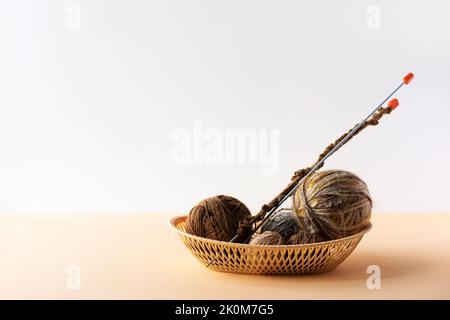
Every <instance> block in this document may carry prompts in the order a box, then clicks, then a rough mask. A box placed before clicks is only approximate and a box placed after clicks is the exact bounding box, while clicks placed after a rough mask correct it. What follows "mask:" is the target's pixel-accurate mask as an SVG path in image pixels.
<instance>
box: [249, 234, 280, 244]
mask: <svg viewBox="0 0 450 320" xmlns="http://www.w3.org/2000/svg"><path fill="white" fill-rule="evenodd" d="M250 244H254V245H260V246H267V245H282V244H284V241H283V237H282V236H281V235H280V234H279V233H278V232H275V231H265V232H263V233H260V234H257V235H256V236H254V237H253V238H252V239H251V240H250Z"/></svg>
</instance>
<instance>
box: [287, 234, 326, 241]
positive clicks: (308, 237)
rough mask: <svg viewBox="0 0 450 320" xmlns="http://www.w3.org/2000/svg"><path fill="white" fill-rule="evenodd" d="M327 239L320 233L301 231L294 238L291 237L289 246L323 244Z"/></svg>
mask: <svg viewBox="0 0 450 320" xmlns="http://www.w3.org/2000/svg"><path fill="white" fill-rule="evenodd" d="M323 241H325V239H324V238H323V236H322V235H321V234H320V233H319V232H315V233H309V232H305V231H300V232H298V233H296V234H294V235H293V236H291V237H290V238H289V240H288V242H287V244H308V243H317V242H323Z"/></svg>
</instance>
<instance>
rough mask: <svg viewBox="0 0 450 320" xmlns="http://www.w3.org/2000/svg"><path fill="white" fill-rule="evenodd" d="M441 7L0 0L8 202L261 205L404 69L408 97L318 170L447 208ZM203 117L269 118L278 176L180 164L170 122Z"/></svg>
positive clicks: (2, 191) (72, 208) (50, 206)
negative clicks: (230, 200) (374, 9)
mask: <svg viewBox="0 0 450 320" xmlns="http://www.w3.org/2000/svg"><path fill="white" fill-rule="evenodd" d="M371 5H375V6H378V8H379V9H380V25H379V26H380V29H376V28H375V29H373V28H370V27H368V25H367V20H368V19H369V18H370V17H369V16H370V12H369V13H368V12H367V9H368V7H369V6H371ZM74 8H75V9H74ZM74 10H75V11H74ZM77 10H79V12H80V15H79V18H80V20H79V24H78V25H77V24H76V23H75V25H74V24H73V23H74V22H73V18H74V17H73V15H74V12H75V13H76V12H77ZM449 14H450V2H448V1H436V0H434V1H406V0H404V1H356V0H354V1H261V0H255V1H247V0H241V1H231V0H228V1H206V0H205V1H194V0H190V1H182V0H179V1H167V0H165V1H162V0H161V1H136V0H132V1H131V0H128V1H111V0H104V1H81V0H80V1H76V0H73V1H64V0H60V1H56V0H55V1H32V0H29V1H12V0H11V1H2V2H1V4H0V108H1V109H0V111H1V112H0V148H1V156H0V212H2V213H10V212H17V213H23V212H61V213H65V212H80V213H89V212H150V213H159V212H164V213H165V212H167V213H169V212H170V213H178V212H186V211H187V210H189V209H190V208H191V207H192V206H193V205H194V204H195V203H196V202H197V201H199V200H201V199H202V198H205V197H207V196H211V195H215V194H219V193H223V194H229V195H233V196H235V197H237V198H239V199H241V200H242V201H244V202H245V203H246V204H247V205H248V206H249V207H250V208H251V209H252V211H256V210H257V209H258V208H259V206H260V205H261V204H263V203H264V202H267V201H269V200H270V199H271V198H272V196H274V195H275V194H276V193H278V191H279V190H280V189H281V188H283V187H284V186H285V185H286V184H287V182H288V181H289V178H290V176H291V174H292V172H293V171H295V170H296V169H298V168H301V167H305V166H307V165H309V164H311V163H312V162H313V161H314V160H315V158H316V156H317V155H318V154H319V153H320V152H321V150H322V149H323V148H324V147H325V146H326V145H327V144H328V143H329V142H331V141H332V140H334V139H335V138H337V137H338V136H339V135H340V134H341V133H342V132H344V131H345V130H347V129H348V128H350V127H351V126H352V125H354V124H355V123H356V122H357V121H359V120H360V119H361V118H362V117H363V116H364V115H365V114H366V113H368V111H369V110H370V109H371V108H373V107H375V106H376V105H377V103H378V102H380V101H381V100H382V99H383V97H384V96H385V95H386V94H387V93H389V92H390V91H391V90H392V89H393V88H395V87H396V86H397V85H398V84H399V83H400V82H401V79H402V77H403V76H404V75H405V74H406V73H408V72H409V71H412V72H414V73H415V74H416V79H415V80H414V81H413V82H412V83H411V84H410V86H407V87H406V88H403V89H402V90H401V92H399V94H398V95H397V97H398V98H399V100H400V103H401V105H400V107H399V108H398V109H397V110H395V112H394V113H393V114H391V115H390V116H387V117H386V118H384V119H383V120H382V122H381V123H380V125H379V126H378V127H376V128H370V129H367V130H366V131H364V132H363V133H362V134H361V135H360V136H358V137H356V138H355V139H354V140H352V141H351V142H350V143H349V144H348V145H346V146H345V147H344V148H343V149H342V150H340V151H339V152H338V153H337V154H336V155H335V156H333V158H332V159H330V160H329V161H328V163H327V165H326V168H341V169H346V170H350V171H353V172H355V173H357V174H358V175H360V176H361V177H362V178H363V179H364V180H365V181H366V182H367V184H368V185H369V189H370V191H371V193H372V196H373V198H374V203H375V211H376V212H386V213H392V212H423V213H429V212H450V197H449V195H450V194H449V185H448V184H449V181H450V171H449V170H448V166H449V162H450V151H449V148H448V147H449V138H450V126H449V121H450V108H449V107H450V106H449V98H450V90H449V89H450V72H449V71H450V19H449ZM75 18H76V17H75ZM196 120H201V121H202V123H203V125H204V126H205V127H207V128H213V129H218V130H225V129H227V128H228V129H230V128H231V129H233V128H254V129H267V130H268V129H279V130H280V131H279V132H280V142H279V148H280V149H279V169H278V171H277V172H276V174H273V175H262V174H261V172H260V167H259V166H258V165H251V164H248V165H210V166H204V165H203V166H202V165H194V164H191V165H189V164H186V165H176V164H174V163H173V161H172V158H171V153H172V150H173V147H174V144H173V141H172V139H171V137H172V134H173V132H174V130H177V129H180V128H185V129H187V130H192V127H193V123H194V121H196Z"/></svg>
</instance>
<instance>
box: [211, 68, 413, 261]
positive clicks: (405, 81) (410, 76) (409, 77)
mask: <svg viewBox="0 0 450 320" xmlns="http://www.w3.org/2000/svg"><path fill="white" fill-rule="evenodd" d="M413 78H414V74H413V73H411V72H410V73H408V74H407V75H406V76H405V77H403V81H402V83H401V84H400V85H399V86H398V87H397V88H395V89H394V91H392V92H391V93H390V94H389V95H388V96H387V97H386V98H385V99H384V100H383V101H382V102H381V103H380V104H379V105H378V106H377V107H376V108H375V109H373V111H372V112H370V113H369V115H368V116H367V117H365V118H364V119H363V120H361V122H360V123H359V124H358V125H357V126H356V127H354V128H353V129H352V130H351V131H350V132H349V133H348V134H347V135H346V136H345V138H344V139H342V141H341V142H339V143H338V144H336V146H334V148H333V149H331V151H330V152H329V153H328V154H327V155H326V156H325V157H324V158H323V159H322V160H321V161H319V162H318V163H317V164H316V165H315V166H314V167H312V169H311V170H310V171H309V172H308V173H307V174H306V175H305V176H304V177H303V178H302V179H300V181H299V182H298V183H297V184H296V185H295V187H294V188H292V189H291V191H289V192H288V193H287V194H286V195H285V196H284V197H283V198H282V199H281V201H280V202H279V203H278V205H276V206H275V207H274V208H272V210H270V211H269V212H268V213H267V215H266V216H265V217H264V219H263V220H262V221H261V223H259V224H258V225H257V226H256V228H255V229H254V230H253V231H252V232H251V233H250V235H249V236H248V238H247V239H246V241H245V242H244V243H246V242H247V241H248V240H249V239H250V238H251V237H252V235H254V234H255V232H256V231H258V230H259V228H261V227H262V226H263V225H264V223H266V221H267V220H269V219H270V217H271V216H272V215H273V214H274V213H275V212H276V210H277V209H278V208H279V207H280V206H281V205H282V204H283V203H284V202H285V201H286V200H287V199H288V198H289V197H290V196H292V194H293V193H294V192H295V190H297V188H298V187H299V186H300V185H301V184H302V182H303V181H304V180H305V179H307V178H308V177H309V176H310V175H312V174H313V173H314V172H315V171H316V170H317V169H318V168H320V167H321V166H322V164H323V163H324V162H325V160H327V159H328V158H329V157H331V155H333V153H335V152H336V151H338V150H339V149H340V148H341V147H342V146H343V145H344V144H345V143H346V142H347V141H348V140H349V139H350V138H351V137H352V136H353V135H354V134H355V132H357V131H358V129H359V128H361V127H362V126H363V125H364V123H365V122H366V121H367V120H369V119H370V118H371V117H372V116H373V115H374V114H375V113H376V112H377V111H378V110H379V109H380V108H381V107H382V106H383V105H384V104H385V103H386V101H388V100H389V99H390V98H391V97H392V96H393V95H394V94H395V93H396V92H397V91H398V90H400V88H401V87H403V86H404V85H407V84H409V83H410V82H411V80H412V79H413ZM398 105H399V102H398V100H397V99H396V98H394V99H392V100H390V101H389V103H388V107H389V108H391V109H392V110H394V109H395V108H397V107H398ZM238 238H239V235H237V234H236V235H235V236H234V237H233V238H232V239H231V240H230V242H232V243H233V242H235V241H236V240H237V239H238ZM214 261H215V259H213V260H211V261H209V262H208V265H207V266H206V267H209V266H210V265H211V263H213V262H214Z"/></svg>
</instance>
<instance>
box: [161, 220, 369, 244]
mask: <svg viewBox="0 0 450 320" xmlns="http://www.w3.org/2000/svg"><path fill="white" fill-rule="evenodd" d="M186 219H187V215H180V216H176V217H173V218H172V219H170V221H169V227H170V228H171V229H173V230H175V232H177V233H178V234H180V235H183V236H185V237H188V238H191V239H197V240H199V241H207V242H212V243H216V244H220V245H225V246H231V247H241V248H255V249H256V248H259V249H262V248H271V249H275V248H284V249H287V248H289V249H300V248H306V247H314V246H317V245H326V244H333V243H339V242H343V241H347V240H350V239H352V238H358V237H362V236H363V235H364V234H366V233H367V232H369V231H370V230H371V229H372V224H371V223H369V224H368V225H367V226H366V227H365V228H364V229H363V230H361V231H360V232H358V233H355V234H352V235H351V236H348V237H344V238H339V239H335V240H329V241H322V242H315V243H308V244H290V245H286V244H282V245H255V244H247V243H245V244H244V243H231V242H227V241H220V240H213V239H208V238H204V237H199V236H196V235H193V234H190V233H187V232H184V231H182V230H180V229H179V228H177V226H176V225H177V224H178V223H180V222H183V221H185V220H186Z"/></svg>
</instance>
